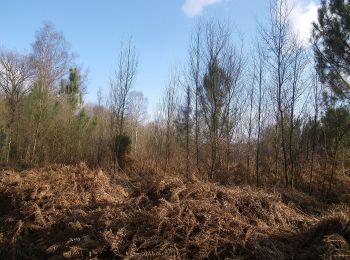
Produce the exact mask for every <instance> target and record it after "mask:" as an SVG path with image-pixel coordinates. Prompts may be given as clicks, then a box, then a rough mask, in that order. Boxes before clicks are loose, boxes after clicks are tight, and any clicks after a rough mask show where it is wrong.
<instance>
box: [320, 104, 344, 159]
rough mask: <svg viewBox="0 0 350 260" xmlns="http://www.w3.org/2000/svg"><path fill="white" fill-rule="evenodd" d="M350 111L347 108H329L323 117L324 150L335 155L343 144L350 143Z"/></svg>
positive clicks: (322, 144)
mask: <svg viewBox="0 0 350 260" xmlns="http://www.w3.org/2000/svg"><path fill="white" fill-rule="evenodd" d="M349 141H350V112H349V110H348V109H346V108H343V107H341V108H328V110H327V111H326V114H325V115H324V116H323V117H322V119H321V135H320V144H321V146H322V147H323V150H324V152H326V153H328V154H329V155H331V156H335V154H336V153H337V151H338V150H339V149H340V148H341V146H342V144H345V143H348V145H350V142H349Z"/></svg>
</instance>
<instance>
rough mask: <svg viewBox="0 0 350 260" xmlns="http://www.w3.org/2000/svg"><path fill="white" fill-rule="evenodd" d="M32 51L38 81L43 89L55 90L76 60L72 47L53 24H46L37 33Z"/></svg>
mask: <svg viewBox="0 0 350 260" xmlns="http://www.w3.org/2000/svg"><path fill="white" fill-rule="evenodd" d="M32 49H33V54H32V62H33V64H34V65H35V67H36V70H37V73H38V79H37V81H38V82H39V84H40V86H41V88H43V89H45V90H48V91H52V90H55V89H56V88H57V87H58V82H59V81H60V80H61V79H62V78H63V76H65V75H66V74H67V73H68V69H69V67H70V66H71V64H72V61H73V59H74V55H72V54H71V53H70V45H69V44H68V42H67V41H66V39H65V38H64V36H63V34H62V33H60V32H58V31H57V30H56V28H55V27H54V25H53V24H52V23H50V22H46V23H44V25H43V27H42V28H41V29H40V30H39V31H37V33H36V37H35V41H34V43H33V44H32ZM56 90H57V89H56Z"/></svg>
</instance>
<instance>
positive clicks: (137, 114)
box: [128, 91, 147, 154]
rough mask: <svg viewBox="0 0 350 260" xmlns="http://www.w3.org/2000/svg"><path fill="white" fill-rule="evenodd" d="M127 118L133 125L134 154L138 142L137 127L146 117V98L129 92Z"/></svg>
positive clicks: (139, 93)
mask: <svg viewBox="0 0 350 260" xmlns="http://www.w3.org/2000/svg"><path fill="white" fill-rule="evenodd" d="M128 107H129V108H128V110H129V116H130V118H131V121H132V124H133V129H132V132H133V142H134V152H135V154H137V152H138V141H139V127H140V125H141V124H142V122H144V121H145V119H146V115H147V98H145V97H144V95H143V93H142V92H139V91H132V92H130V99H129V104H128Z"/></svg>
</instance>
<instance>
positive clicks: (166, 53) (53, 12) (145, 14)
mask: <svg viewBox="0 0 350 260" xmlns="http://www.w3.org/2000/svg"><path fill="white" fill-rule="evenodd" d="M295 1H296V2H295V7H296V9H295V15H294V16H293V21H292V22H293V24H294V26H295V27H296V29H298V30H300V33H301V35H302V37H306V36H305V35H307V34H308V30H309V25H308V24H310V21H311V20H312V19H315V16H316V10H317V5H318V1H316V0H295ZM268 2H269V1H265V0H243V1H242V0H100V1H97V0H74V1H72V0H70V1H68V0H50V1H48V0H27V1H20V0H11V1H9V0H0V8H1V15H0V46H1V47H6V48H9V49H15V50H17V51H19V52H22V51H24V52H29V51H30V48H31V47H30V44H31V43H32V42H33V40H34V35H35V32H36V31H37V30H38V29H39V28H40V27H41V26H42V23H43V22H44V21H51V22H52V23H53V24H54V25H55V26H56V28H57V29H58V30H59V31H61V32H62V33H63V34H64V36H65V38H66V40H67V41H68V42H69V43H70V44H71V47H72V50H73V51H74V52H75V53H76V54H77V55H78V57H77V60H76V63H77V64H79V65H82V66H83V68H85V69H88V70H89V75H88V82H87V83H88V89H87V94H86V97H85V100H86V102H95V101H96V93H97V89H98V88H101V89H102V90H103V92H104V94H105V95H106V94H108V86H109V77H110V74H111V71H112V69H113V66H114V65H115V62H116V58H117V55H118V52H119V49H120V46H121V42H122V41H127V40H128V39H129V38H130V37H132V39H133V42H134V44H135V46H136V49H137V53H138V57H139V67H138V73H137V79H136V82H135V86H134V90H138V91H142V92H143V93H144V95H145V96H146V97H147V99H148V101H149V113H150V114H152V113H153V112H155V108H156V105H157V102H158V100H159V98H160V96H161V94H162V89H163V87H164V85H165V84H166V81H167V79H168V77H169V75H170V72H171V70H172V69H173V68H175V67H177V68H181V66H183V65H184V64H185V62H186V58H187V47H188V44H189V39H190V34H191V32H192V30H193V29H194V27H195V25H196V23H197V22H198V19H202V18H203V17H204V18H206V17H209V18H218V19H224V20H229V21H230V23H231V24H232V27H233V28H234V31H236V32H237V31H238V32H239V33H241V34H242V35H243V37H244V43H245V44H246V45H247V46H249V45H250V44H251V43H252V40H253V36H254V35H255V31H256V21H257V20H259V21H263V19H264V17H266V15H267V11H268V5H269V3H268ZM235 35H236V36H237V41H238V40H239V37H238V33H236V34H235ZM246 49H248V48H246Z"/></svg>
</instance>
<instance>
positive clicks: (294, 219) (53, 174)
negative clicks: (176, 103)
mask: <svg viewBox="0 0 350 260" xmlns="http://www.w3.org/2000/svg"><path fill="white" fill-rule="evenodd" d="M0 209H1V210H0V223H1V225H0V258H1V259H9V258H16V259H17V258H18V259H23V258H30V259H47V258H50V259H62V258H74V259H92V258H95V259H114V258H131V259H140V258H166V259H189V258H191V259H192V258H211V259H213V258H242V259H244V258H259V259H261V258H264V259H277V258H278V259H287V258H289V257H293V256H294V257H298V256H301V255H302V254H305V250H306V251H307V250H309V249H308V248H307V247H305V250H303V251H302V252H301V251H300V250H299V251H298V250H296V249H297V248H301V247H300V245H299V244H298V241H299V240H301V239H303V237H304V238H307V237H310V239H309V240H307V241H308V242H307V243H309V245H312V246H313V248H317V250H316V251H315V250H313V252H311V251H310V252H311V253H310V255H308V256H314V257H316V258H317V257H320V256H325V255H326V254H327V252H329V251H330V249H329V247H330V246H329V243H328V244H327V242H326V241H333V240H334V239H335V238H334V237H336V238H337V239H340V240H341V242H339V243H340V244H341V245H342V247H341V250H342V252H343V251H344V250H345V252H346V246H348V242H349V239H350V238H349V235H350V228H349V223H350V220H349V218H348V217H347V218H346V217H345V216H346V214H343V215H339V214H338V215H337V216H332V217H329V216H328V217H325V218H323V219H322V220H321V221H319V220H318V219H317V218H315V217H311V216H310V215H307V214H305V213H303V212H302V211H300V210H299V209H298V207H297V206H296V205H294V204H291V205H289V204H285V203H284V202H283V201H282V195H281V194H280V193H266V192H263V191H262V190H256V189H252V188H249V187H246V188H238V187H237V188H229V187H223V186H220V185H215V184H213V183H208V182H202V181H200V180H197V179H195V178H192V179H186V178H183V177H181V176H177V175H174V174H168V173H165V172H163V171H161V170H160V169H156V168H155V167H149V168H139V169H134V170H133V171H131V172H129V173H125V174H124V173H123V174H119V175H117V176H112V175H108V174H107V173H105V172H102V171H101V170H96V171H93V170H90V169H88V167H86V166H85V165H84V164H80V165H79V166H50V167H46V168H41V169H33V170H30V171H22V172H15V171H8V170H7V171H2V172H0ZM341 212H344V210H342V211H341ZM341 214H342V213H341ZM338 216H343V217H340V219H339V217H338ZM327 219H328V222H327ZM330 219H333V220H330ZM332 221H333V222H332ZM332 223H333V224H332ZM334 223H338V226H337V224H334ZM325 225H326V226H327V227H329V228H328V229H326V228H323V229H322V227H324V226H325ZM333 231H334V232H333ZM314 235H315V236H318V237H319V239H316V238H315V236H314ZM327 239H328V240H327ZM332 239H333V240H332ZM339 243H338V244H339ZM322 245H323V246H322ZM327 245H328V247H327ZM335 247H336V246H335ZM327 248H328V249H327ZM333 249H334V248H333ZM336 249H337V248H335V249H334V250H336ZM334 250H333V251H334ZM334 252H335V251H334ZM312 253H313V254H312Z"/></svg>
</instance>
